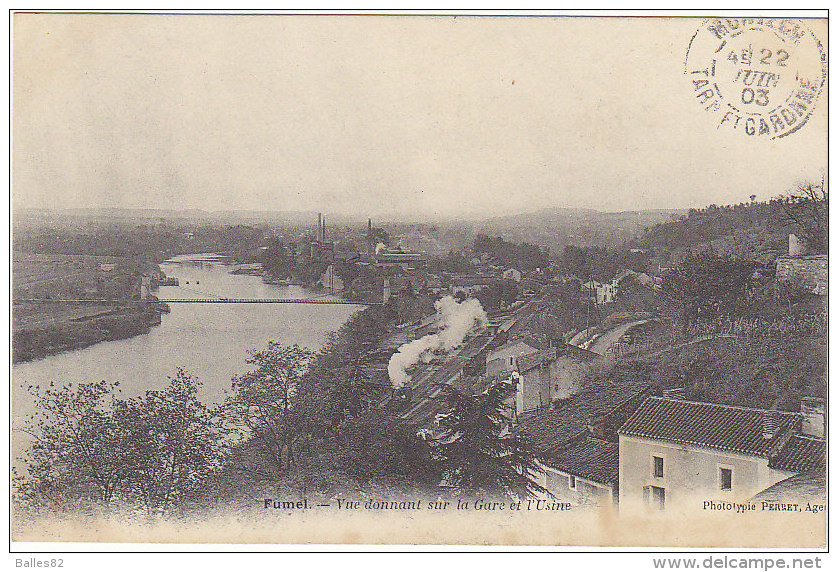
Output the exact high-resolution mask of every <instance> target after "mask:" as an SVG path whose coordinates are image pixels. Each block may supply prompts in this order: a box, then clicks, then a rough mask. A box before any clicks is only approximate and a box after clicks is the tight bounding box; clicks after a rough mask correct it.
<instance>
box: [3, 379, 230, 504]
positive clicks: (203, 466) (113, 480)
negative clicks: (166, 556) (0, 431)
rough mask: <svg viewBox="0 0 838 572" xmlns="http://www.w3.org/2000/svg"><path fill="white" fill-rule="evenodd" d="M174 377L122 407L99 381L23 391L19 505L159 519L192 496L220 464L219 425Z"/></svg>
mask: <svg viewBox="0 0 838 572" xmlns="http://www.w3.org/2000/svg"><path fill="white" fill-rule="evenodd" d="M199 385H200V384H199V382H198V380H197V379H195V378H193V377H191V376H189V375H188V374H186V373H185V372H184V371H183V370H180V369H179V370H178V371H177V374H176V376H175V377H174V378H170V383H169V385H168V386H167V387H166V388H164V389H163V390H160V391H148V392H146V393H145V394H144V395H143V396H140V397H137V398H133V399H129V400H125V399H122V398H119V397H118V395H117V393H118V384H116V383H113V384H111V383H107V382H105V381H100V382H96V383H85V384H80V385H77V386H73V385H72V384H68V385H66V386H63V387H60V388H59V387H56V386H55V385H54V384H50V386H49V387H47V388H46V389H41V388H39V387H37V386H34V387H30V388H29V390H30V392H31V394H32V395H33V396H34V398H35V407H36V412H35V413H34V414H33V415H32V416H31V417H30V418H29V419H28V420H27V422H26V424H25V428H24V430H25V431H26V432H27V433H29V434H30V435H31V436H32V438H33V443H32V445H31V446H30V448H29V450H28V451H27V453H26V455H25V456H24V458H23V466H22V467H21V469H22V472H21V474H20V475H19V476H18V479H17V481H16V485H17V492H18V493H19V494H18V500H19V501H21V502H22V503H23V504H25V505H27V506H29V507H36V506H41V507H43V506H46V507H47V508H50V509H53V510H60V509H68V508H71V507H72V506H74V505H77V506H86V505H102V506H107V505H109V504H112V503H113V502H115V501H120V502H126V503H129V504H130V505H132V506H133V505H135V504H140V505H141V506H143V507H144V508H146V509H147V510H148V511H149V512H158V513H160V512H166V511H168V510H170V509H171V508H172V507H175V506H179V505H182V503H183V502H184V501H185V500H186V499H188V498H189V497H190V495H192V494H194V493H195V492H197V491H198V490H199V489H200V488H201V487H202V486H203V485H204V483H205V481H206V479H208V478H209V477H210V475H211V474H212V472H213V471H214V470H215V469H216V468H217V467H218V466H219V465H220V462H221V459H222V454H223V446H222V441H221V435H220V430H221V424H220V421H219V420H218V419H217V417H216V416H215V413H214V411H213V410H211V409H208V408H206V407H205V406H203V405H202V404H201V403H200V402H199V401H198V398H197V392H198V388H199Z"/></svg>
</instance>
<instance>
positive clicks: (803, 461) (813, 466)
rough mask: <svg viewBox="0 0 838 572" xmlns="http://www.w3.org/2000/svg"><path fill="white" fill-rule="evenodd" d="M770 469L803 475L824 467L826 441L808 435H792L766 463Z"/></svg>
mask: <svg viewBox="0 0 838 572" xmlns="http://www.w3.org/2000/svg"><path fill="white" fill-rule="evenodd" d="M768 466H769V467H770V468H772V469H782V470H784V471H794V472H795V473H805V472H807V471H815V470H823V468H824V467H825V466H826V441H824V440H823V439H819V438H817V437H809V436H808V435H794V436H792V437H791V438H790V439H789V440H788V441H787V442H786V444H785V445H783V446H782V447H781V448H780V450H779V451H778V452H777V454H775V455H774V456H773V457H771V459H770V460H769V461H768Z"/></svg>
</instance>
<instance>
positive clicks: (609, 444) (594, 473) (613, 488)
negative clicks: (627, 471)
mask: <svg viewBox="0 0 838 572" xmlns="http://www.w3.org/2000/svg"><path fill="white" fill-rule="evenodd" d="M618 468H619V446H618V445H617V443H614V442H613V441H607V440H605V439H599V438H597V437H593V436H592V435H590V434H589V433H587V432H586V433H582V434H581V435H580V436H579V437H577V438H576V439H574V440H572V441H570V442H568V443H566V444H565V445H563V446H561V447H559V448H558V449H557V450H556V451H555V452H554V453H553V454H552V455H551V456H550V467H549V468H547V470H546V471H545V474H544V476H543V480H542V483H541V484H542V486H544V488H546V489H547V490H548V491H550V494H552V495H553V496H554V497H556V498H558V499H561V500H563V501H568V502H570V503H572V504H573V505H575V506H584V505H594V506H607V505H611V504H615V503H616V502H617V500H618V488H617V485H618V482H619V475H618Z"/></svg>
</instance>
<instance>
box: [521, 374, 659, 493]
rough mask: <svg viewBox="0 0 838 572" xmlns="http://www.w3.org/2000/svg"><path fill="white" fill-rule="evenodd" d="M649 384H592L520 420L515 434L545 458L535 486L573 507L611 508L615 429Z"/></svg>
mask: <svg viewBox="0 0 838 572" xmlns="http://www.w3.org/2000/svg"><path fill="white" fill-rule="evenodd" d="M650 392H651V387H650V386H649V384H648V383H645V382H640V381H626V382H621V383H611V382H596V383H592V384H590V385H588V386H586V387H584V388H582V389H581V391H579V392H578V393H576V394H574V395H571V396H570V397H568V398H567V399H563V400H560V401H559V402H557V403H555V404H554V408H553V409H551V410H550V411H547V412H540V413H539V414H534V415H524V416H522V417H521V418H520V421H519V431H521V433H522V434H523V436H525V437H526V438H527V440H528V441H529V442H530V443H531V444H532V445H533V446H534V447H535V449H537V450H538V451H539V452H540V453H541V454H543V455H544V456H545V458H546V459H547V465H545V466H544V474H543V475H541V477H540V479H541V480H540V484H541V485H542V486H543V487H545V488H546V489H547V490H548V492H549V493H550V494H551V495H552V496H553V497H555V498H558V499H562V500H566V501H568V502H571V503H573V504H574V505H585V504H587V505H594V504H596V505H603V504H611V503H613V502H615V501H616V500H617V498H618V484H619V479H618V467H619V463H618V457H619V456H618V452H619V448H618V444H617V434H616V431H617V428H619V427H620V426H621V425H622V424H623V423H624V422H625V420H626V419H627V418H628V417H629V416H630V415H631V414H632V412H633V411H634V409H635V408H637V407H638V405H640V403H642V402H643V401H644V400H645V398H646V397H647V396H648V395H649V394H650Z"/></svg>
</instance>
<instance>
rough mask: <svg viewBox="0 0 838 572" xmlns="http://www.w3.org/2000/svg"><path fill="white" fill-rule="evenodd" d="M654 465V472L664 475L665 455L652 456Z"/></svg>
mask: <svg viewBox="0 0 838 572" xmlns="http://www.w3.org/2000/svg"><path fill="white" fill-rule="evenodd" d="M652 461H653V463H654V467H653V468H652V471H653V472H652V474H653V475H654V476H656V477H663V457H652Z"/></svg>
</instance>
